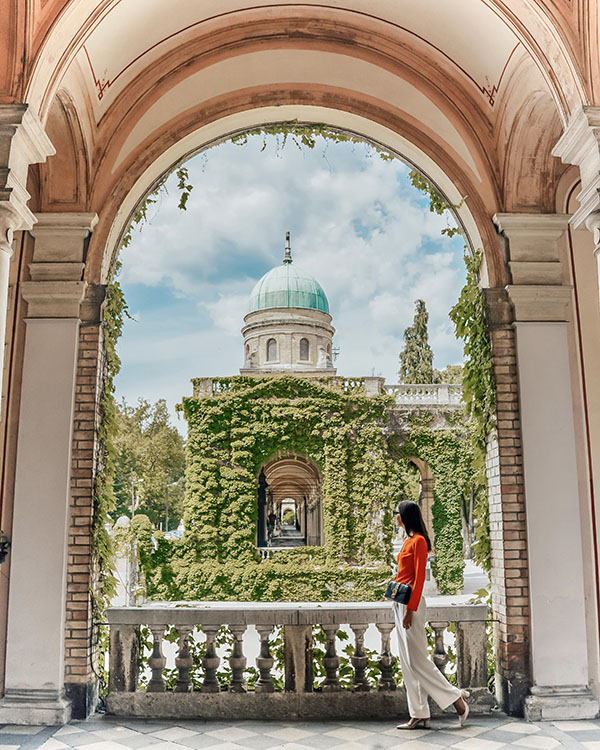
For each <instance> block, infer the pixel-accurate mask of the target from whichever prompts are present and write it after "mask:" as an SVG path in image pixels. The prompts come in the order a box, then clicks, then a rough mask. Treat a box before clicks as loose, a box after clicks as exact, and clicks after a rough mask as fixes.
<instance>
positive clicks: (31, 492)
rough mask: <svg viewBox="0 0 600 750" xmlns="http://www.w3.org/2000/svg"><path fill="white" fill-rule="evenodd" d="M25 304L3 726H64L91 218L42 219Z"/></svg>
mask: <svg viewBox="0 0 600 750" xmlns="http://www.w3.org/2000/svg"><path fill="white" fill-rule="evenodd" d="M38 220H39V223H38V225H37V227H36V229H35V230H34V231H33V232H32V234H33V235H34V237H35V248H34V254H33V262H32V263H31V266H30V273H31V281H27V282H24V283H22V284H21V290H22V294H23V298H24V300H25V301H26V302H27V304H28V313H27V315H28V317H27V318H26V324H27V328H26V334H25V351H24V361H23V378H22V390H21V410H20V414H19V437H18V445H17V459H16V470H15V496H14V517H13V535H12V556H11V557H12V559H11V569H10V593H9V601H8V629H7V645H6V682H5V685H6V689H5V695H4V698H3V700H2V701H0V722H3V721H5V722H12V723H22V724H36V723H37V724H59V723H64V722H67V721H68V720H69V718H70V716H71V705H70V701H69V700H67V699H66V697H65V693H64V672H65V610H66V587H67V544H68V541H67V532H68V528H69V500H70V478H71V458H72V439H73V405H74V391H75V372H76V369H75V368H76V363H77V353H78V343H79V314H80V305H81V302H82V301H83V298H84V293H85V287H86V284H85V282H84V281H82V274H83V254H84V241H85V239H86V237H87V236H88V235H89V233H90V231H91V230H92V228H93V226H94V224H95V223H96V221H97V217H96V216H95V215H94V214H41V215H39V216H38Z"/></svg>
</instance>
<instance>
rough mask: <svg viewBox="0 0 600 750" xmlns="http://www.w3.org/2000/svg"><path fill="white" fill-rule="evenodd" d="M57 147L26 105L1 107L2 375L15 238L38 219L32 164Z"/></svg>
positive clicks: (0, 300)
mask: <svg viewBox="0 0 600 750" xmlns="http://www.w3.org/2000/svg"><path fill="white" fill-rule="evenodd" d="M52 154H54V148H53V146H52V144H51V143H50V140H49V139H48V136H47V135H46V134H45V133H44V130H43V128H42V126H41V124H40V121H39V120H38V118H37V117H36V116H35V115H34V114H33V112H32V111H31V109H30V108H29V106H28V105H27V104H0V375H1V373H2V372H3V369H4V340H5V329H6V308H7V299H8V273H9V270H8V269H9V264H10V259H11V256H12V253H13V235H14V233H15V232H16V231H18V230H23V229H31V227H32V226H33V225H34V224H35V221H36V219H35V216H34V215H33V214H32V213H31V211H30V210H29V208H28V207H27V202H28V201H29V198H30V197H31V196H30V195H29V193H28V192H27V189H26V186H27V174H28V171H29V165H30V164H37V163H39V162H43V161H46V158H47V157H48V156H50V155H52Z"/></svg>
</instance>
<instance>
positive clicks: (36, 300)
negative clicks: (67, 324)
mask: <svg viewBox="0 0 600 750" xmlns="http://www.w3.org/2000/svg"><path fill="white" fill-rule="evenodd" d="M86 286H87V284H86V282H85V281H24V282H22V283H21V294H22V296H23V299H24V300H25V302H27V317H28V318H78V317H79V308H80V305H81V303H82V302H83V298H84V296H85V290H86Z"/></svg>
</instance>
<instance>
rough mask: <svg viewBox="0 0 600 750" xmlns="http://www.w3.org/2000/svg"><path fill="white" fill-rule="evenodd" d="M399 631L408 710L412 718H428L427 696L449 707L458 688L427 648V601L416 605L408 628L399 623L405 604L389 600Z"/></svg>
mask: <svg viewBox="0 0 600 750" xmlns="http://www.w3.org/2000/svg"><path fill="white" fill-rule="evenodd" d="M392 606H393V607H394V617H395V619H396V632H397V633H398V647H399V651H400V667H401V669H402V677H403V678H404V685H405V687H406V697H407V699H408V712H409V714H410V716H411V718H413V719H428V718H429V715H430V714H429V704H428V703H427V696H428V695H430V696H431V697H432V698H433V700H434V701H435V702H436V703H437V704H438V706H439V707H440V708H441V709H445V708H448V706H450V705H451V704H452V703H454V701H456V700H458V699H459V698H460V697H461V691H460V690H459V689H458V688H456V687H454V686H453V685H451V684H450V683H449V682H448V680H447V679H446V678H445V677H444V675H443V674H442V673H441V672H440V670H439V669H438V668H437V667H436V666H435V664H434V663H433V662H432V661H431V659H430V658H429V652H428V650H427V635H426V633H425V624H426V622H427V603H426V601H425V597H424V596H422V597H421V601H420V602H419V607H418V609H417V610H416V612H414V613H413V618H412V625H411V626H410V628H409V629H408V630H406V629H405V628H404V626H403V625H402V620H403V619H404V614H405V612H406V605H405V604H399V603H398V602H392Z"/></svg>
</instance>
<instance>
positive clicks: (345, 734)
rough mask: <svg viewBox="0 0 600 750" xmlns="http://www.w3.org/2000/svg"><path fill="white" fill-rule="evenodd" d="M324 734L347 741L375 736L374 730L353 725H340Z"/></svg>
mask: <svg viewBox="0 0 600 750" xmlns="http://www.w3.org/2000/svg"><path fill="white" fill-rule="evenodd" d="M398 731H400V730H398ZM413 731H414V730H413ZM325 734H326V735H327V736H328V737H335V738H336V739H340V740H347V741H348V742H352V741H354V740H363V739H364V740H366V739H367V738H369V739H374V738H375V737H376V735H375V734H374V732H365V730H364V729H356V728H354V727H341V728H340V729H334V730H333V731H332V732H325Z"/></svg>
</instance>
